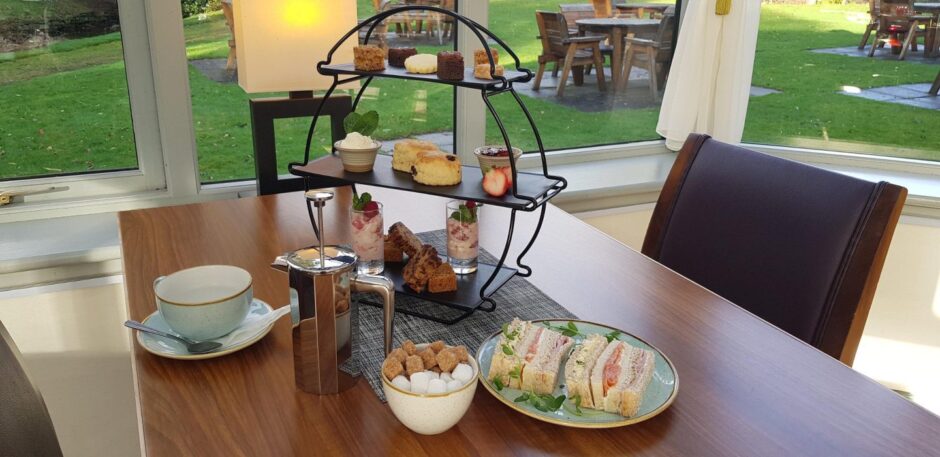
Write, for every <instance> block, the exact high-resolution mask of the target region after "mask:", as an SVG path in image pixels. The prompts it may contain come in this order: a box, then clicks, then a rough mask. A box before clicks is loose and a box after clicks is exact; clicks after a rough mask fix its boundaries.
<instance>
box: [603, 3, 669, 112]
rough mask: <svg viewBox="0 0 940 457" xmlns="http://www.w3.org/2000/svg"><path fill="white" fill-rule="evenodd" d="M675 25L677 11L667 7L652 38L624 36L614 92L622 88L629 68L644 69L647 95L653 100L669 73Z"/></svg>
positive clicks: (625, 82)
mask: <svg viewBox="0 0 940 457" xmlns="http://www.w3.org/2000/svg"><path fill="white" fill-rule="evenodd" d="M675 28H676V10H675V9H674V8H670V9H667V10H665V11H664V12H663V17H662V19H661V21H660V23H659V28H658V29H657V30H656V35H655V36H654V37H653V38H638V37H630V38H625V39H624V41H625V43H626V47H625V48H624V52H623V59H622V60H621V61H622V62H623V70H622V73H621V74H622V75H623V76H622V77H621V78H620V81H618V85H619V86H620V87H618V88H617V91H618V92H620V91H624V90H626V88H627V84H629V81H630V70H631V69H632V68H633V67H640V68H645V69H646V71H647V72H648V73H649V76H650V94H652V96H653V98H654V99H658V98H659V87H660V86H661V85H663V84H665V82H666V78H667V77H668V76H669V63H670V62H671V60H672V50H673V48H672V36H673V32H674V31H675Z"/></svg>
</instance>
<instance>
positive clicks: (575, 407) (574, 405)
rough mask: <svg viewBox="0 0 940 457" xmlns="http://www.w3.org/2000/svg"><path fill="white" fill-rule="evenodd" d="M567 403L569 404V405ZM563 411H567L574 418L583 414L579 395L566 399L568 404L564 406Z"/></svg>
mask: <svg viewBox="0 0 940 457" xmlns="http://www.w3.org/2000/svg"><path fill="white" fill-rule="evenodd" d="M569 402H570V403H571V404H570V405H569ZM564 407H565V411H568V412H569V413H571V414H574V415H575V416H580V415H582V414H584V411H581V395H575V396H573V397H571V398H569V399H568V402H565V404H564Z"/></svg>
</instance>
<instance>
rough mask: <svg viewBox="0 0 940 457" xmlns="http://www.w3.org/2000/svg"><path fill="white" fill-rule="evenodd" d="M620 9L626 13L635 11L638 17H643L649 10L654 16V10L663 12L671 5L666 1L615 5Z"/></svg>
mask: <svg viewBox="0 0 940 457" xmlns="http://www.w3.org/2000/svg"><path fill="white" fill-rule="evenodd" d="M614 6H615V7H616V8H617V9H618V10H620V11H621V12H624V13H629V12H635V13H636V17H638V18H642V17H644V16H646V13H647V11H648V12H649V13H650V15H651V16H652V14H653V12H657V13H660V14H662V13H663V11H666V9H668V8H669V7H670V6H673V7H674V6H676V5H670V4H665V3H617V4H616V5H614Z"/></svg>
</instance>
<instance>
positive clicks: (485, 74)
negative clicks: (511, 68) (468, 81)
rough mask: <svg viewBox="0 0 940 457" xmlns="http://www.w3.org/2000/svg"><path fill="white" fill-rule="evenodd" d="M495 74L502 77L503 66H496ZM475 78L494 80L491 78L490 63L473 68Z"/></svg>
mask: <svg viewBox="0 0 940 457" xmlns="http://www.w3.org/2000/svg"><path fill="white" fill-rule="evenodd" d="M493 73H494V74H495V75H496V76H502V75H503V66H502V65H497V66H496V71H494V72H493ZM473 77H474V78H480V79H493V77H492V76H490V64H488V63H481V64H479V65H477V66H475V67H473Z"/></svg>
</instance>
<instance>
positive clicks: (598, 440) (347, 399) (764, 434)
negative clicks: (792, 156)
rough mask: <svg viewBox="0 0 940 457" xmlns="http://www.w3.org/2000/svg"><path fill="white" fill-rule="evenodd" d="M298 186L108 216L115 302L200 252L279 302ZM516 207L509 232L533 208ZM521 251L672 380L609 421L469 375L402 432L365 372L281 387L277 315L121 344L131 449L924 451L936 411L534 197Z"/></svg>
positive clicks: (484, 231) (488, 220)
mask: <svg viewBox="0 0 940 457" xmlns="http://www.w3.org/2000/svg"><path fill="white" fill-rule="evenodd" d="M464 179H471V177H464ZM363 190H369V191H371V192H373V195H375V196H376V197H377V199H379V200H381V201H383V202H384V203H385V217H386V219H387V221H388V222H389V223H390V222H394V221H398V220H403V221H406V222H407V223H408V224H409V225H410V226H411V227H412V228H413V229H414V230H415V231H424V230H432V229H439V228H442V227H443V221H442V220H441V217H440V213H441V211H440V209H441V208H442V206H443V204H444V203H443V200H442V199H438V198H434V197H429V196H423V195H417V194H405V193H402V192H398V191H390V190H384V189H378V190H374V189H368V188H363ZM302 201H303V200H302V196H301V195H300V194H299V193H293V194H282V195H277V196H267V197H261V198H246V199H241V200H226V201H217V202H211V203H204V204H196V205H186V206H177V207H170V208H156V209H147V210H138V211H129V212H123V213H121V214H120V215H119V220H120V230H121V244H122V247H123V253H124V256H123V261H124V273H125V284H126V288H127V303H128V308H129V313H130V317H131V318H133V319H143V318H144V317H146V316H147V315H149V314H150V313H152V312H153V311H154V296H153V292H152V289H151V283H152V281H153V279H154V278H155V277H156V276H159V275H162V274H167V273H170V272H173V271H175V270H178V269H180V268H185V267H189V266H194V265H200V264H207V263H223V264H232V265H238V266H240V267H243V268H245V269H247V270H248V271H250V272H251V274H252V276H253V277H254V291H255V295H256V296H257V297H259V298H261V299H263V300H265V301H267V302H268V303H271V304H272V305H274V306H279V305H282V304H284V303H287V302H288V288H287V278H286V275H284V274H282V273H280V272H277V271H274V270H272V269H270V268H268V263H269V262H270V261H271V260H272V259H273V258H274V256H276V255H278V254H280V253H282V252H284V251H287V250H291V249H295V248H298V247H300V246H305V245H309V244H311V243H313V242H314V237H313V235H312V233H311V229H310V227H309V223H308V220H307V215H306V211H305V209H304V208H303V203H302ZM349 204H350V193H349V191H348V190H345V189H343V190H340V191H339V193H338V195H337V198H336V199H334V200H333V201H331V202H330V204H328V206H327V207H326V211H325V217H326V220H327V221H328V224H327V226H328V229H327V231H326V235H327V241H328V242H331V243H335V242H344V241H345V242H348V241H349V238H348V236H349V233H348V230H347V229H346V227H348V225H349V224H348V216H347V213H348V211H347V209H346V208H347V205H349ZM485 211H486V213H485V215H484V217H482V218H481V225H482V227H481V241H482V243H481V244H482V246H483V247H484V248H486V249H488V250H490V251H491V252H495V251H496V250H497V249H498V247H499V246H500V245H501V244H502V243H503V241H501V237H502V236H503V235H504V233H505V227H506V225H505V224H506V223H507V221H508V213H507V212H506V211H503V210H501V209H499V208H495V207H490V208H485ZM518 219H519V220H518V221H517V228H518V229H519V230H520V232H519V233H524V232H525V230H526V229H531V228H532V227H533V225H534V224H535V223H536V222H537V215H536V214H524V215H522V216H521V217H520V218H518ZM524 244H525V243H521V242H520V243H517V245H524ZM518 250H519V248H518V247H516V248H515V249H514V250H513V251H514V253H516V252H518ZM510 258H513V259H514V258H515V256H514V255H512V256H510ZM526 259H527V260H528V261H529V262H527V263H530V264H531V265H532V266H533V267H534V268H533V269H534V274H533V276H532V278H531V281H532V283H534V284H535V285H536V286H537V287H539V288H540V289H541V290H543V291H544V292H545V293H547V294H548V295H549V296H551V297H552V298H553V299H555V300H557V301H558V302H559V303H561V304H563V305H564V306H566V307H568V308H569V309H571V310H572V311H573V312H574V313H576V314H577V315H579V316H580V317H581V318H583V319H589V320H593V321H599V322H605V323H608V324H610V325H613V326H615V327H620V328H623V329H625V330H628V331H630V332H632V333H635V334H636V335H638V336H640V337H642V338H644V339H646V340H647V341H649V342H651V343H652V344H654V345H656V346H657V347H659V348H660V349H661V350H662V351H664V352H665V353H666V354H667V355H668V356H669V357H670V358H671V359H672V361H673V362H674V363H675V365H676V368H677V371H678V373H679V377H680V380H681V385H680V387H679V394H678V397H677V398H676V401H675V403H674V404H673V405H672V406H671V407H670V408H669V409H668V410H666V411H665V412H663V413H662V414H660V415H659V416H657V417H655V418H653V419H651V420H649V421H646V422H643V423H640V424H636V425H633V426H628V427H624V428H619V429H611V430H577V429H570V428H564V427H559V426H555V425H550V424H547V423H544V422H540V421H537V420H534V419H530V418H528V417H526V416H523V415H521V414H518V413H516V412H514V411H512V410H511V409H509V408H507V407H506V406H504V405H503V404H501V403H500V402H499V401H497V400H495V399H494V398H493V397H491V396H490V395H489V394H488V393H487V392H486V390H485V389H483V388H482V387H478V388H477V393H476V397H475V398H474V401H473V404H472V406H471V408H470V410H469V411H468V413H467V415H466V416H465V417H464V418H463V420H462V421H461V422H460V423H459V424H458V425H457V426H455V427H454V428H452V429H451V430H449V431H447V432H445V433H444V434H441V435H437V436H422V435H417V434H414V433H412V432H410V431H409V430H407V429H406V428H404V426H402V425H401V424H400V423H399V422H398V421H397V420H396V419H395V418H394V416H393V415H392V413H391V411H390V410H389V409H388V407H386V406H385V405H383V404H382V403H380V402H379V400H378V399H377V398H376V396H375V395H374V394H373V392H372V391H371V389H370V388H369V386H368V384H367V383H366V382H364V381H362V382H359V383H358V385H357V386H356V387H355V388H353V389H352V390H351V391H348V392H345V393H343V394H340V395H336V396H322V397H321V396H314V395H309V394H305V393H302V392H300V391H298V390H297V389H296V388H295V387H294V380H293V375H294V373H293V368H292V352H291V332H290V322H288V321H287V320H281V321H279V322H278V323H277V324H276V325H275V327H274V329H273V331H272V332H271V334H269V335H268V336H266V337H265V338H264V339H262V340H261V341H259V342H258V343H256V344H255V345H253V346H251V347H249V348H247V349H245V350H243V351H240V352H237V353H235V354H232V355H229V356H225V357H221V358H217V359H211V360H205V361H198V362H186V361H179V360H170V359H164V358H160V357H157V356H153V355H151V354H149V353H147V352H145V351H144V350H142V349H141V348H140V347H139V346H138V345H137V344H136V343H135V344H134V352H133V363H134V373H135V379H136V382H137V384H136V389H137V395H138V401H139V407H140V419H141V422H142V423H141V428H142V433H143V438H142V442H143V445H144V446H145V448H146V452H147V455H152V456H173V457H177V456H222V455H226V456H227V455H233V456H292V455H350V454H358V455H364V454H365V455H409V456H410V455H435V454H436V455H448V456H450V455H487V456H489V455H523V454H525V455H534V454H561V455H634V454H636V455H673V456H675V455H695V456H706V455H720V456H731V455H747V456H769V455H853V456H860V455H876V454H877V455H898V454H900V453H903V454H904V455H930V454H933V455H936V452H937V450H938V449H940V436H938V435H940V434H938V433H937V432H938V430H940V419H938V418H937V416H934V415H933V414H931V413H929V412H928V411H926V410H924V409H922V408H920V407H919V406H917V405H915V404H913V403H910V402H908V401H907V400H905V399H903V398H901V397H900V396H898V395H897V394H895V393H893V392H891V391H890V390H888V389H886V388H884V387H882V386H881V385H879V384H877V383H875V382H874V381H872V380H871V379H868V378H866V377H865V376H862V375H860V374H858V373H856V372H855V371H853V370H852V369H850V368H848V367H846V366H844V365H842V364H841V363H839V362H838V361H836V360H834V359H832V358H830V357H828V356H826V355H825V354H823V353H821V352H819V351H817V350H815V349H813V348H811V347H810V346H807V345H806V344H804V343H802V342H800V341H798V340H796V339H794V338H793V337H791V336H789V335H788V334H786V333H784V332H782V331H780V330H778V329H776V328H775V327H772V326H770V325H769V324H767V323H765V322H764V321H762V320H760V319H758V318H756V317H754V316H753V315H751V314H749V313H748V312H746V311H744V310H742V309H741V308H738V307H737V306H735V305H732V304H731V303H729V302H727V301H725V300H723V299H721V298H719V297H717V296H715V295H714V294H712V293H710V292H708V291H706V290H705V289H702V288H701V287H699V286H697V285H696V284H694V283H692V282H689V281H688V280H686V279H684V278H682V277H681V276H679V275H677V274H675V273H673V272H671V271H670V270H668V269H666V268H664V267H663V266H661V265H659V264H657V263H656V262H653V261H652V260H650V259H648V258H646V257H644V256H643V255H641V254H639V253H637V252H635V251H633V250H631V249H628V248H627V247H625V246H623V245H622V244H620V243H618V242H617V241H615V240H613V239H612V238H610V237H608V236H606V235H604V234H603V233H601V232H599V231H597V230H595V229H593V228H591V227H590V226H588V225H586V224H584V223H582V222H581V221H579V220H578V219H576V218H574V217H573V216H570V215H568V214H566V213H564V212H563V211H561V210H558V209H556V208H554V207H550V208H549V209H548V213H547V215H546V217H545V224H544V226H543V228H542V232H541V236H540V238H539V239H538V241H537V242H536V243H535V245H534V247H533V248H532V250H531V252H530V253H529V255H528V256H527V257H526ZM115 325H119V323H115ZM401 336H404V335H401Z"/></svg>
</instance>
